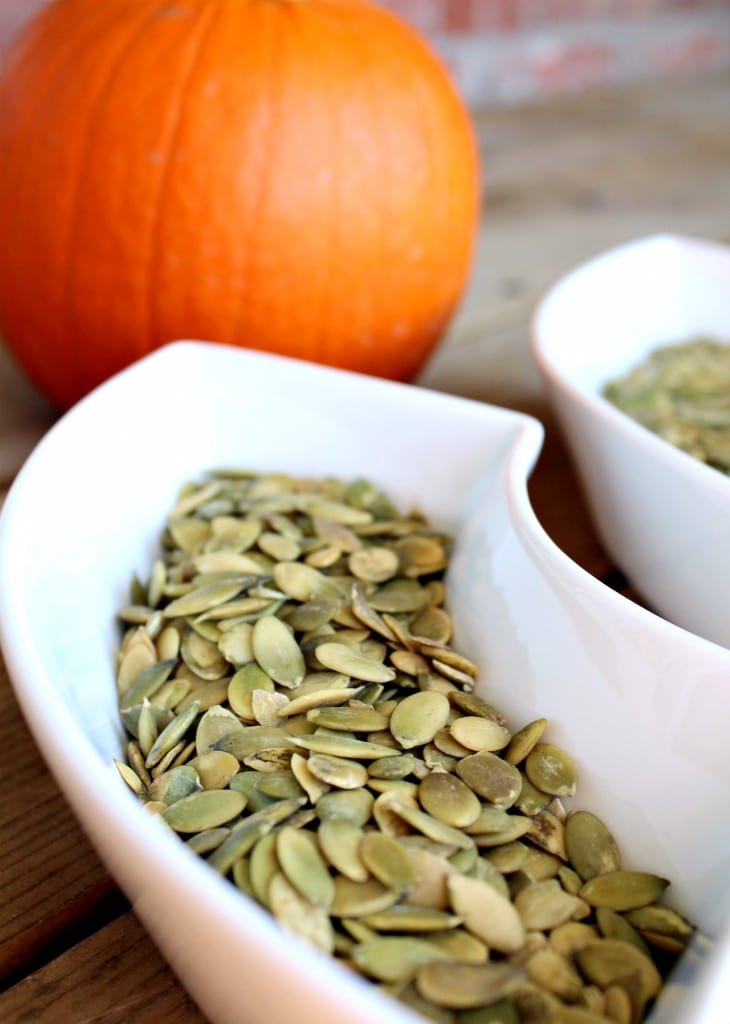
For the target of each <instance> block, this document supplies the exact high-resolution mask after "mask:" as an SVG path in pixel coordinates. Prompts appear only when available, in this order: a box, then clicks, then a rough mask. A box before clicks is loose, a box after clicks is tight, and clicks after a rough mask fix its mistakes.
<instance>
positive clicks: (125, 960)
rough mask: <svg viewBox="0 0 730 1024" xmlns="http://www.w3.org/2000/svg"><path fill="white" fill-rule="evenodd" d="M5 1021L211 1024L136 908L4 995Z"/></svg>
mask: <svg viewBox="0 0 730 1024" xmlns="http://www.w3.org/2000/svg"><path fill="white" fill-rule="evenodd" d="M242 998H245V996H244V994H242ZM0 1020H3V1021H12V1022H13V1024H25V1022H31V1021H32V1022H33V1024H61V1022H62V1024H129V1022H130V1021H134V1024H206V1018H205V1017H204V1016H203V1014H202V1013H201V1012H200V1010H199V1009H198V1008H197V1006H196V1005H195V1004H194V1003H193V1001H192V999H191V998H190V997H189V996H188V995H187V993H186V992H185V990H184V989H183V988H182V986H181V985H180V984H179V983H178V981H177V980H176V978H175V977H174V975H173V974H172V972H171V971H170V969H169V967H168V966H167V965H166V963H165V962H164V960H163V959H162V957H161V956H160V954H159V953H158V952H157V950H156V949H155V947H154V946H153V945H152V943H151V941H150V939H149V938H148V936H147V933H146V932H145V931H144V929H143V928H142V926H141V924H140V923H139V921H138V920H137V918H136V917H135V916H134V914H132V913H131V912H129V913H127V914H124V915H123V916H122V917H120V918H118V919H117V920H116V921H114V922H112V923H111V924H109V925H107V926H106V927H105V928H102V929H101V930H100V931H98V932H96V933H95V934H93V935H91V936H89V937H88V938H86V939H85V940H84V941H83V942H80V943H79V944H78V945H76V946H74V947H72V948H71V949H69V950H67V951H66V952H65V953H63V954H62V955H61V956H59V957H58V958H57V959H55V960H53V961H52V962H51V963H48V964H46V965H45V966H44V967H42V968H41V969H40V970H38V971H36V972H35V973H34V974H32V975H30V976H29V977H27V978H25V979H24V980H22V981H20V982H18V984H16V985H14V986H13V987H12V988H10V989H8V990H7V991H5V992H3V993H2V994H0Z"/></svg>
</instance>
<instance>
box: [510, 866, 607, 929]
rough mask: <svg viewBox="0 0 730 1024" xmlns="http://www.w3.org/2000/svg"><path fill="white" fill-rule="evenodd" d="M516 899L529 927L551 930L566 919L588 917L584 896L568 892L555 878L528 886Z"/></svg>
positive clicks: (517, 906) (520, 912) (516, 904)
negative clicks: (581, 897)
mask: <svg viewBox="0 0 730 1024" xmlns="http://www.w3.org/2000/svg"><path fill="white" fill-rule="evenodd" d="M514 903H515V908H516V910H517V911H518V913H519V915H520V917H521V918H522V920H523V922H524V925H525V928H527V929H528V930H529V931H549V930H550V929H551V928H557V927H558V925H561V924H564V923H565V922H566V921H570V920H572V919H576V918H578V917H585V916H586V915H587V914H588V911H589V908H588V906H587V904H586V903H585V902H584V900H582V899H580V898H579V897H578V896H571V895H570V893H567V892H565V890H564V889H563V888H562V887H561V885H560V883H559V882H558V881H557V880H556V879H554V878H550V879H547V880H546V881H544V882H532V883H531V884H529V885H527V886H525V887H524V888H523V889H521V890H520V892H518V893H517V895H516V896H515V901H514Z"/></svg>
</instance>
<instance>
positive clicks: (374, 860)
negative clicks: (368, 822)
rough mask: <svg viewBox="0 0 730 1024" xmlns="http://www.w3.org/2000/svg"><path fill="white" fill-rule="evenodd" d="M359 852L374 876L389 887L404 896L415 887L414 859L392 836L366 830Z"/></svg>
mask: <svg viewBox="0 0 730 1024" xmlns="http://www.w3.org/2000/svg"><path fill="white" fill-rule="evenodd" d="M358 852H359V854H360V858H361V860H362V862H363V864H364V865H365V867H366V868H367V869H368V871H369V872H370V873H371V874H372V875H373V877H375V878H377V879H378V881H379V882H382V883H383V885H385V886H387V887H388V888H389V889H393V890H394V891H395V892H397V893H398V894H399V895H400V896H403V895H405V894H406V893H407V892H408V891H409V890H410V889H411V888H412V887H413V885H414V883H415V880H416V874H415V868H414V864H413V860H412V858H411V856H410V854H409V853H408V851H407V850H405V849H404V847H402V846H401V845H400V843H398V842H397V840H395V839H394V838H392V837H391V836H386V835H382V834H381V833H380V832H366V833H365V834H364V835H363V837H362V839H361V840H360V846H359V850H358Z"/></svg>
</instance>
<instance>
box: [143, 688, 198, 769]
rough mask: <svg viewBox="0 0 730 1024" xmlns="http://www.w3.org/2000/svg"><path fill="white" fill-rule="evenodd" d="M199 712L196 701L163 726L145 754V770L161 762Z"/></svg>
mask: <svg viewBox="0 0 730 1024" xmlns="http://www.w3.org/2000/svg"><path fill="white" fill-rule="evenodd" d="M199 711H200V704H199V703H198V702H197V701H194V702H193V703H192V704H190V705H189V706H188V707H187V708H185V710H184V711H181V712H180V714H179V715H176V716H175V717H174V718H173V720H172V721H171V722H170V723H169V724H168V725H166V726H165V728H164V729H163V730H162V732H161V733H160V735H159V736H158V737H157V739H156V740H155V742H154V743H153V744H152V747H151V748H150V751H149V753H148V754H147V758H146V760H145V766H146V767H147V768H153V767H154V765H156V764H157V763H158V762H159V761H161V760H162V758H163V757H164V756H165V754H167V753H168V751H169V750H171V749H172V748H173V747H174V746H175V744H176V743H179V742H180V740H181V739H182V738H183V737H184V736H185V734H186V733H187V731H188V729H190V727H191V726H192V724H193V722H194V721H195V719H196V718H197V717H198V712H199Z"/></svg>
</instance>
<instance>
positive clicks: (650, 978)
mask: <svg viewBox="0 0 730 1024" xmlns="http://www.w3.org/2000/svg"><path fill="white" fill-rule="evenodd" d="M450 548H451V541H450V538H449V537H448V535H446V534H444V533H443V532H441V531H439V530H437V529H435V528H433V527H431V526H430V525H429V524H428V522H427V521H426V520H425V518H424V517H423V516H422V515H421V514H420V513H419V512H417V511H414V512H412V513H411V514H409V515H402V514H400V513H399V512H398V510H397V509H396V508H395V507H394V506H393V504H392V503H391V501H390V500H389V499H388V498H387V497H386V496H385V495H384V494H382V493H381V492H380V491H379V490H378V489H377V488H376V487H375V486H374V485H373V484H371V483H369V482H367V481H361V480H358V481H355V482H354V483H351V484H346V483H343V482H341V481H339V480H335V479H330V478H327V479H308V478H301V479H299V478H292V477H290V476H287V475H285V474H276V473H270V474H263V475H259V474H255V473H246V472H238V471H221V472H218V473H214V474H212V475H211V477H210V478H209V479H206V480H204V481H201V482H192V483H190V484H187V485H186V486H185V487H184V488H183V489H182V491H181V492H180V494H179V496H178V500H177V502H176V504H175V507H174V508H173V510H172V511H171V513H170V515H169V518H168V521H167V524H166V527H165V529H164V533H163V536H162V541H161V556H160V558H159V559H158V560H157V561H156V562H155V563H154V565H153V566H152V568H151V570H150V574H149V578H148V580H147V581H146V582H144V581H140V580H139V579H135V580H134V581H133V583H132V587H131V593H130V604H129V605H128V606H127V607H126V608H123V609H122V610H121V611H120V620H121V622H122V624H123V637H122V641H121V644H120V648H119V652H118V657H117V666H116V667H117V687H118V698H119V707H120V716H121V718H122V721H123V724H124V726H125V728H126V730H127V733H128V745H127V762H126V763H122V762H117V766H118V768H119V772H120V775H121V777H122V779H123V780H124V782H125V783H126V784H127V786H128V787H129V788H130V789H131V790H132V792H133V793H134V794H135V796H136V797H137V798H138V799H139V800H140V801H142V802H143V803H144V804H145V806H146V807H147V808H149V809H150V811H151V812H152V813H154V814H156V815H157V817H158V818H159V820H160V821H161V822H163V823H166V824H167V825H168V826H169V827H170V829H171V830H173V831H174V832H176V833H178V834H179V835H180V837H181V838H182V839H183V840H184V841H185V842H186V844H187V845H188V847H189V849H191V850H192V851H194V852H196V853H197V854H198V855H199V856H201V857H203V858H204V859H205V860H206V861H207V862H208V864H209V865H210V866H211V868H212V869H214V870H216V871H218V872H219V873H220V874H222V875H224V876H227V877H229V878H230V880H231V882H232V884H235V885H237V886H238V887H239V888H241V889H242V890H243V891H244V892H245V893H246V894H247V895H249V896H250V897H251V898H252V899H254V900H257V901H258V902H259V903H260V904H261V905H262V906H264V907H266V908H267V909H268V910H270V912H271V913H272V914H273V916H274V917H275V918H276V920H277V921H278V922H279V923H280V924H281V926H282V927H283V928H285V929H286V930H288V931H289V932H291V933H292V934H293V935H295V936H297V937H299V938H300V939H302V940H303V941H307V942H310V943H312V944H313V945H315V946H316V947H318V948H319V949H321V950H323V951H325V952H327V953H329V954H331V955H333V956H334V957H336V958H338V959H339V960H341V962H342V963H344V964H347V965H348V966H350V967H353V968H354V969H355V970H357V971H358V972H359V973H361V974H363V975H364V976H366V977H368V978H370V979H371V980H372V981H373V982H374V983H375V984H379V985H381V986H382V987H383V989H384V990H385V991H386V992H389V993H390V994H392V995H393V996H395V997H397V998H399V999H401V1000H402V1001H403V1002H404V1003H405V1004H406V1005H408V1006H409V1007H411V1008H412V1009H414V1010H416V1011H417V1012H419V1013H421V1014H422V1015H424V1016H425V1017H427V1018H430V1019H432V1020H433V1021H437V1022H446V1024H480V1022H482V1021H487V1020H488V1021H490V1022H493V1021H497V1022H499V1021H503V1022H506V1024H520V1022H531V1021H536V1020H540V1021H545V1022H551V1021H555V1022H558V1021H563V1020H565V1021H568V1020H575V1021H579V1020H580V1021H592V1022H594V1024H595V1022H614V1024H623V1022H626V1024H636V1022H638V1021H639V1020H641V1019H642V1017H643V1015H644V1013H645V1011H646V1009H647V1007H649V1006H650V1005H651V1003H652V1001H653V1000H654V999H655V998H656V996H657V993H658V992H659V990H660V988H661V985H662V982H663V978H664V977H665V976H666V973H667V971H668V970H669V969H670V967H671V965H672V963H673V961H674V959H676V957H677V956H678V955H680V954H681V953H682V951H683V950H684V948H685V947H686V945H687V943H688V942H689V940H690V938H691V936H692V934H693V928H692V926H691V924H690V923H689V922H687V921H686V920H685V919H684V918H683V917H682V916H681V915H680V914H679V913H677V911H676V910H673V909H671V908H669V907H667V906H665V905H663V904H659V903H658V902H657V901H658V900H659V898H660V897H661V895H662V894H663V892H664V890H665V889H666V887H667V884H668V882H667V880H666V879H664V878H661V877H659V876H657V875H654V874H652V873H651V872H641V871H630V870H626V869H625V868H623V867H622V864H621V857H620V854H619V851H618V847H617V845H616V842H615V840H614V838H613V836H612V835H611V833H610V831H609V829H608V827H607V826H606V825H605V824H604V823H603V822H602V821H601V820H600V819H598V818H597V817H596V816H595V815H593V814H592V813H591V812H589V811H583V810H568V811H566V810H565V809H564V807H563V804H562V800H563V798H571V797H573V795H574V793H575V791H576V787H577V785H578V767H577V765H576V762H575V760H574V759H573V757H572V756H571V754H570V753H569V752H568V751H566V750H563V749H561V748H559V747H557V746H555V745H554V744H552V743H550V742H549V740H548V739H545V738H544V734H545V732H546V730H547V729H548V728H549V723H548V722H547V721H546V720H545V719H542V718H540V719H536V720H534V721H531V722H528V723H527V724H525V725H524V726H522V728H519V729H516V730H513V729H511V728H510V727H509V724H508V723H507V721H506V719H505V718H504V716H502V715H501V714H500V712H499V711H498V710H497V709H496V708H495V707H493V706H492V705H491V704H490V703H489V702H488V701H487V700H485V699H484V698H483V697H482V696H479V695H478V694H476V693H474V692H473V687H474V685H475V681H476V679H477V676H478V669H477V666H476V665H474V664H473V663H472V662H471V661H470V660H469V659H468V658H467V657H465V656H464V655H463V654H462V653H461V652H459V651H457V650H456V649H455V648H454V647H453V646H452V645H451V638H452V635H453V632H454V627H453V623H452V621H451V617H450V615H449V612H448V609H447V608H446V606H445V599H446V589H445V586H444V572H445V570H446V567H447V565H448V560H449V554H450Z"/></svg>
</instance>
